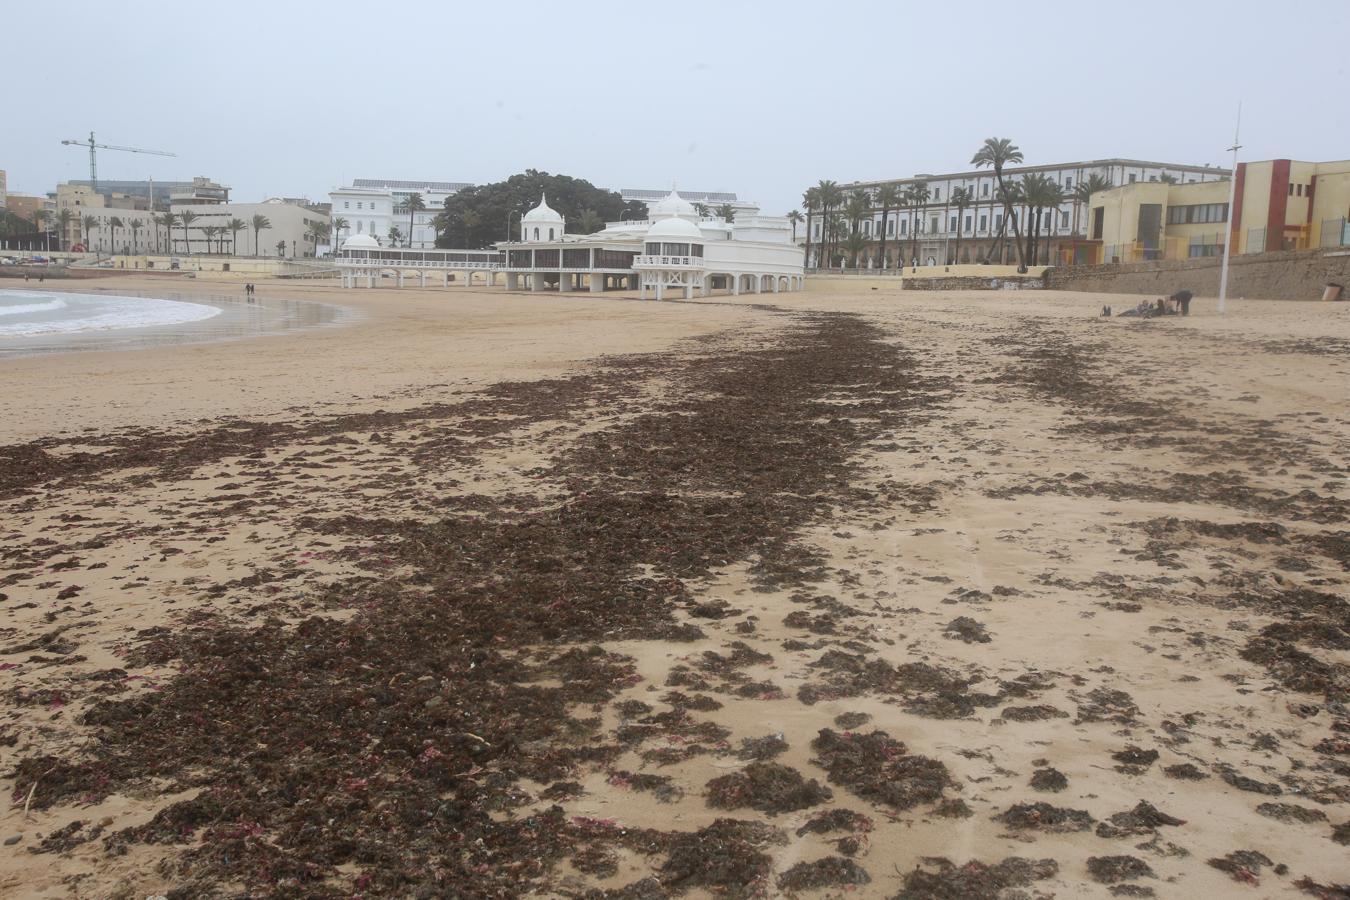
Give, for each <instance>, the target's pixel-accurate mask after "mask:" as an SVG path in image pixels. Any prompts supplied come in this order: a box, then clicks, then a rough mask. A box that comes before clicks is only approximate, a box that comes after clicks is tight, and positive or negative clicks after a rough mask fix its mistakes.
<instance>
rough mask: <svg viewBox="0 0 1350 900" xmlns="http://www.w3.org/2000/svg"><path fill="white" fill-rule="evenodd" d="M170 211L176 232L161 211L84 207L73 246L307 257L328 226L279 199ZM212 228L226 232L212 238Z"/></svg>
mask: <svg viewBox="0 0 1350 900" xmlns="http://www.w3.org/2000/svg"><path fill="white" fill-rule="evenodd" d="M169 211H170V212H172V213H173V214H174V216H175V217H179V218H178V219H177V221H176V222H175V224H174V225H173V226H172V227H171V228H165V227H164V226H163V225H162V224H159V222H157V221H156V220H158V219H161V218H162V215H163V214H162V213H157V212H150V211H149V210H144V209H117V208H108V207H92V206H86V207H82V208H80V209H79V210H77V212H78V216H77V217H76V219H75V220H73V221H72V222H71V241H70V245H74V244H77V243H80V244H82V243H83V242H84V240H85V238H86V237H87V238H88V240H89V245H88V250H89V251H90V252H94V253H101V254H112V253H120V254H130V255H133V256H135V255H140V254H146V253H157V254H170V255H175V254H193V253H211V254H224V255H233V256H255V255H256V256H272V257H275V256H283V257H286V258H297V257H299V258H304V257H312V256H314V255H315V239H314V231H313V228H314V226H316V225H317V226H322V225H327V224H328V216H327V215H325V214H323V213H321V212H318V211H316V210H314V209H311V208H309V207H305V206H296V205H295V204H292V203H287V202H285V201H284V200H279V199H271V200H265V201H263V202H262V203H215V204H199V203H181V204H180V203H175V204H173V205H172V206H171V207H170V208H169ZM184 213H188V214H190V215H191V216H192V217H193V218H192V221H191V222H189V223H188V225H187V227H186V229H185V228H184V226H183V224H182V221H181V216H182V215H183V214H184ZM254 216H262V217H263V218H264V219H266V221H267V225H266V226H265V227H264V228H262V229H261V230H258V231H255V230H254V228H253V217H254ZM86 219H89V220H91V221H89V222H86V221H85V220H86ZM235 219H238V220H239V221H241V222H243V223H244V227H243V228H241V229H239V230H238V231H230V230H229V229H228V225H229V224H230V222H231V221H233V220H235ZM207 227H216V228H221V229H223V230H222V231H221V232H219V233H216V234H213V235H211V236H208V233H207V232H206V231H205V229H206V228H207ZM279 245H280V246H279Z"/></svg>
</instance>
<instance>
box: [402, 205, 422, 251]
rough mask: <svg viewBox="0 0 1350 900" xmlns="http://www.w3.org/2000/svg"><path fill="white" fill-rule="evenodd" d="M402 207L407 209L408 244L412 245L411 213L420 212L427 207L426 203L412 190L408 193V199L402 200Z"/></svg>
mask: <svg viewBox="0 0 1350 900" xmlns="http://www.w3.org/2000/svg"><path fill="white" fill-rule="evenodd" d="M403 208H404V209H406V210H407V211H408V246H409V247H411V246H412V239H413V213H419V212H422V211H423V210H425V209H426V208H427V204H426V202H425V201H423V200H422V195H421V194H419V193H416V192H413V193H411V194H409V195H408V199H407V200H404V201H403Z"/></svg>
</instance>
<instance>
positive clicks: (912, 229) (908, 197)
mask: <svg viewBox="0 0 1350 900" xmlns="http://www.w3.org/2000/svg"><path fill="white" fill-rule="evenodd" d="M930 196H932V192H931V191H929V190H928V182H926V181H916V182H914V183H913V184H911V185H910V186H909V187H907V188H906V189H905V205H906V206H908V207H909V210H910V213H909V258H910V261H911V262H912V263H913V264H914V265H918V260H919V250H918V245H919V218H920V216H922V215H923V208H924V207H925V206H927V205H928V198H929V197H930Z"/></svg>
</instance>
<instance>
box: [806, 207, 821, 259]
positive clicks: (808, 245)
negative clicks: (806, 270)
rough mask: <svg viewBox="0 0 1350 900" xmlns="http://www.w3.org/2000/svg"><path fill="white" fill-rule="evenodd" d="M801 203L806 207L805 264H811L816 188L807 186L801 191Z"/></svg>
mask: <svg viewBox="0 0 1350 900" xmlns="http://www.w3.org/2000/svg"><path fill="white" fill-rule="evenodd" d="M802 205H803V206H805V207H806V264H807V265H808V266H809V265H811V218H812V216H814V215H815V212H816V207H817V206H819V205H820V191H819V190H817V189H816V188H807V189H806V190H805V191H804V192H803V193H802Z"/></svg>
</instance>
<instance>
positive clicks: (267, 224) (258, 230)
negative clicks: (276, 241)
mask: <svg viewBox="0 0 1350 900" xmlns="http://www.w3.org/2000/svg"><path fill="white" fill-rule="evenodd" d="M252 226H253V255H254V256H258V255H259V254H258V236H259V235H260V234H262V232H263V229H266V228H271V227H272V220H271V219H269V218H267V216H264V215H262V214H258V215H255V216H254V217H253V220H252Z"/></svg>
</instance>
